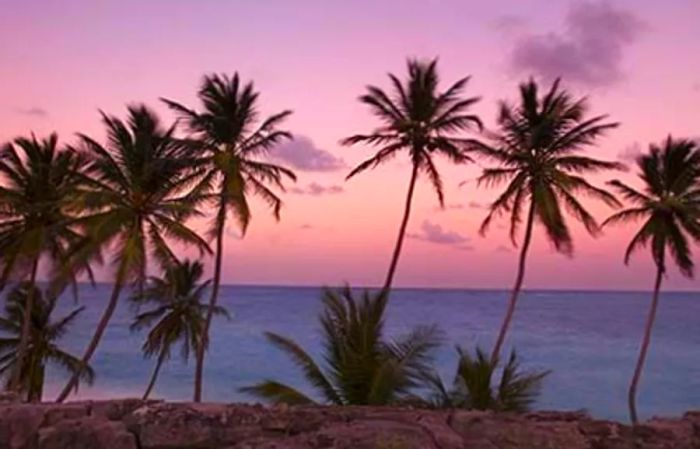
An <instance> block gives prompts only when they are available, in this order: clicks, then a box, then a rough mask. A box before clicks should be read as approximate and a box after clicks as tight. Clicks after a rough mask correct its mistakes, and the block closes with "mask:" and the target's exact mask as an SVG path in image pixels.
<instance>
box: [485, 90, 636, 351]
mask: <svg viewBox="0 0 700 449" xmlns="http://www.w3.org/2000/svg"><path fill="white" fill-rule="evenodd" d="M587 112H588V102H587V100H586V98H581V99H574V98H573V97H572V96H571V95H570V94H569V93H568V92H566V91H565V90H562V89H560V88H559V80H557V81H555V82H554V83H553V85H552V87H551V89H550V90H549V91H548V92H547V93H545V94H544V95H543V96H540V95H539V88H538V86H537V83H536V82H535V81H534V80H530V81H528V82H526V83H523V84H521V85H520V103H519V104H518V105H517V106H513V105H510V104H508V103H506V102H503V103H501V106H500V113H499V115H498V128H499V129H498V132H496V133H491V135H490V143H488V144H487V143H482V142H476V141H474V142H473V144H474V147H473V148H474V149H475V150H476V151H478V153H480V154H481V155H483V156H484V157H486V158H488V159H491V160H494V161H495V162H496V163H498V166H497V167H493V168H486V169H484V171H483V173H482V174H481V176H480V177H479V179H478V185H485V186H487V187H493V186H497V185H501V184H507V187H506V189H505V191H504V192H503V193H502V194H501V195H500V196H498V198H497V199H496V200H495V201H494V202H493V203H492V204H491V206H490V211H489V213H488V215H487V216H486V219H485V220H484V221H483V223H482V225H481V231H480V232H481V233H482V235H483V234H484V233H485V232H486V231H487V229H488V227H489V224H490V223H491V221H492V219H493V218H494V217H497V216H499V215H501V214H504V213H508V214H509V215H510V236H511V240H512V241H513V244H514V245H516V246H517V243H516V238H517V233H518V229H519V227H520V224H521V223H522V219H523V217H522V215H523V209H524V208H527V216H526V218H525V234H524V237H523V240H522V246H521V249H520V259H519V263H518V274H517V277H516V279H515V285H514V287H513V291H512V294H511V297H510V301H509V303H508V310H507V312H506V315H505V318H504V320H503V324H502V326H501V329H500V332H499V334H498V339H497V340H496V344H495V346H494V348H493V351H492V353H491V360H492V362H493V363H495V361H496V360H498V358H499V355H500V352H501V347H502V345H503V342H504V341H505V337H506V333H507V331H508V327H509V326H510V322H511V320H512V318H513V312H514V311H515V305H516V302H517V300H518V296H519V294H520V289H521V287H522V284H523V279H524V276H525V263H526V259H527V252H528V249H529V247H530V241H531V239H532V232H533V228H534V224H535V221H536V220H537V221H538V222H539V223H540V224H541V225H542V226H543V227H544V230H545V232H546V234H547V238H548V240H549V241H550V242H551V243H552V244H553V245H554V248H555V249H556V250H557V251H559V252H561V253H564V254H566V255H571V254H572V253H573V243H572V239H571V234H570V233H569V227H568V225H567V223H566V220H565V218H564V213H563V210H562V205H563V207H564V209H565V210H566V211H567V212H568V213H569V215H571V216H572V217H573V218H574V219H576V220H578V221H579V222H581V223H583V225H584V227H585V228H586V230H587V231H588V232H589V233H590V234H591V235H597V234H598V232H599V226H598V223H597V222H596V220H595V219H594V218H593V216H592V215H591V214H590V213H589V212H588V211H587V210H586V209H585V208H584V207H583V205H582V204H581V203H580V202H579V200H578V198H577V195H578V194H583V195H586V196H590V197H592V198H594V199H598V200H602V201H603V202H604V203H606V204H608V205H609V206H618V205H619V203H618V202H617V200H616V199H615V198H614V197H613V196H612V195H611V194H610V193H609V192H607V191H605V190H603V189H601V188H598V187H595V186H593V185H592V184H590V183H589V182H588V181H587V180H586V179H585V177H584V175H591V174H595V173H597V172H600V171H602V170H610V169H618V168H621V167H622V166H621V164H619V163H616V162H607V161H601V160H598V159H593V158H590V157H587V156H583V155H581V154H580V152H581V150H583V149H584V148H586V147H588V146H590V145H592V144H594V143H595V141H596V139H597V138H598V137H599V136H601V135H602V134H604V133H605V132H606V131H609V130H611V129H613V128H615V127H617V123H609V122H606V119H607V116H604V115H603V116H597V117H592V118H589V117H588V116H587Z"/></svg>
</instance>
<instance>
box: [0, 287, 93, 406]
mask: <svg viewBox="0 0 700 449" xmlns="http://www.w3.org/2000/svg"><path fill="white" fill-rule="evenodd" d="M29 296H32V297H33V298H34V299H33V301H32V303H33V307H32V309H31V313H30V314H29V315H30V317H29V323H30V332H29V339H28V342H27V346H26V348H25V351H26V352H25V354H24V356H20V344H21V340H22V338H21V335H22V332H23V323H24V322H25V321H26V320H25V317H26V315H27V308H26V305H27V303H28V301H27V297H29ZM56 299H57V298H56V296H54V295H47V296H46V297H45V295H44V294H42V292H41V290H39V289H38V288H37V287H36V286H34V285H32V284H29V283H28V282H23V283H21V284H19V285H17V286H16V287H15V288H14V289H13V290H12V291H11V292H10V293H9V294H8V296H7V298H6V303H5V316H3V317H0V333H2V334H5V335H6V336H5V337H1V336H0V375H3V374H5V373H8V372H14V371H19V372H20V374H21V376H20V378H21V382H20V385H19V388H18V391H19V392H20V393H21V394H22V395H24V396H25V397H26V399H27V400H29V401H31V402H40V401H41V398H42V395H43V390H44V378H45V370H46V366H47V365H49V364H50V365H55V366H58V367H61V368H63V369H64V370H66V371H67V372H69V373H71V374H75V375H78V376H79V379H82V380H84V381H86V382H87V383H88V384H92V382H93V380H94V379H95V373H94V372H93V370H92V368H90V367H89V366H85V365H83V363H82V362H81V360H80V359H79V358H78V357H76V356H74V355H72V354H70V353H68V352H66V351H65V350H64V349H62V348H61V347H59V346H58V344H59V342H60V340H61V338H62V337H63V336H64V335H65V334H66V332H68V329H69V328H70V326H71V325H72V324H73V323H74V321H75V320H76V318H78V316H79V315H80V313H81V312H82V311H83V308H84V307H79V308H77V309H74V310H73V311H72V312H71V313H69V314H68V315H66V316H65V317H63V318H61V319H59V320H57V321H54V320H52V319H51V315H52V314H53V310H54V307H55V305H56ZM11 381H12V379H11V378H8V382H11ZM76 388H77V385H76Z"/></svg>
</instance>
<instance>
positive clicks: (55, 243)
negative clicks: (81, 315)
mask: <svg viewBox="0 0 700 449" xmlns="http://www.w3.org/2000/svg"><path fill="white" fill-rule="evenodd" d="M85 162H86V161H85V158H84V157H82V156H81V155H79V154H77V153H75V152H73V151H70V150H63V149H60V148H59V145H58V136H57V135H56V134H51V135H50V136H49V137H48V138H45V139H42V140H38V139H37V138H36V137H35V136H34V135H32V136H31V137H30V138H24V137H20V138H17V139H15V140H14V141H13V142H12V143H8V144H6V145H5V146H4V147H3V148H2V149H0V176H2V177H3V179H4V184H3V185H2V186H0V289H2V288H4V287H5V286H6V284H7V282H8V281H9V280H12V279H15V280H23V279H24V280H28V282H29V285H31V286H34V285H35V281H36V277H37V272H38V270H39V263H40V262H41V261H42V260H43V262H44V263H48V264H49V266H50V269H49V272H51V271H53V267H56V266H60V265H62V264H63V263H64V262H65V259H66V256H67V253H68V247H69V246H70V245H72V244H73V243H75V242H76V241H77V240H78V238H79V237H80V236H79V234H78V233H77V232H76V229H75V227H74V226H72V225H71V217H70V216H69V214H68V213H67V206H68V205H69V204H70V203H71V201H73V200H75V195H76V193H77V191H78V189H79V187H80V185H81V183H82V179H81V176H80V175H79V173H80V171H81V170H83V169H84V168H85ZM88 274H89V272H88ZM70 280H71V281H72V282H73V283H74V284H75V277H74V276H73V275H72V274H71V276H70ZM34 291H35V290H34V289H29V290H28V292H29V294H27V295H26V296H24V298H25V300H26V304H25V305H24V309H25V310H33V303H34V297H33V292H34ZM23 316H24V323H23V325H22V332H21V335H20V340H19V345H18V348H17V357H18V358H19V360H22V359H23V358H24V355H25V351H26V349H27V345H28V341H29V336H30V335H29V334H30V331H31V322H30V318H31V313H26V314H24V315H23ZM14 366H15V367H17V370H16V371H15V372H14V373H13V375H12V376H11V379H10V382H9V383H8V387H9V388H10V389H14V388H17V387H19V386H20V384H21V379H20V371H19V367H21V366H22V364H21V363H17V364H15V365H14Z"/></svg>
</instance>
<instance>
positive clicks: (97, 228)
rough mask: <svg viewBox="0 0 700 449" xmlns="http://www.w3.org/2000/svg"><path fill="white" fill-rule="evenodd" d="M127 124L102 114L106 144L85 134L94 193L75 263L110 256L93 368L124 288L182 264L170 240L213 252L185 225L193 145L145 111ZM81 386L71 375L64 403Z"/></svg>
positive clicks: (191, 194) (87, 198)
mask: <svg viewBox="0 0 700 449" xmlns="http://www.w3.org/2000/svg"><path fill="white" fill-rule="evenodd" d="M128 112H129V115H128V120H127V121H126V122H124V121H122V120H120V119H118V118H115V117H111V116H108V115H106V114H102V120H103V122H104V124H105V126H106V128H107V144H106V145H105V146H103V145H102V144H100V143H98V142H97V141H96V140H94V139H92V138H90V137H88V136H85V135H81V136H80V138H81V143H82V147H83V150H84V151H85V152H86V153H87V154H88V155H89V156H90V158H91V163H92V167H93V173H92V177H91V178H90V179H89V180H88V181H89V182H90V185H89V189H86V190H85V191H83V192H82V194H81V197H80V200H79V202H78V203H77V204H76V208H78V209H79V210H81V211H82V215H81V217H79V219H78V220H77V224H78V225H79V226H80V228H81V229H83V232H84V233H85V235H86V237H85V238H84V239H83V240H82V241H81V242H79V244H78V245H77V246H76V249H75V250H74V251H73V254H72V257H71V259H72V260H73V261H76V262H75V263H79V264H85V263H87V262H89V261H97V262H99V261H101V253H102V251H103V250H105V249H108V250H112V251H113V253H114V256H113V257H112V260H111V265H112V266H113V267H114V280H113V287H112V293H111V296H110V298H109V301H108V303H107V307H106V308H105V310H104V312H103V314H102V317H101V318H100V321H99V322H98V324H97V327H96V329H95V333H94V335H93V337H92V340H91V341H90V343H89V344H88V346H87V348H86V350H85V353H84V354H83V358H82V360H83V363H85V364H87V363H89V361H90V359H91V358H92V356H93V354H94V353H95V351H96V349H97V346H98V345H99V343H100V340H101V339H102V335H103V334H104V332H105V329H106V328H107V325H108V324H109V321H110V319H111V318H112V314H113V313H114V310H115V308H116V306H117V302H118V300H119V296H120V293H121V292H122V289H123V288H124V287H125V286H126V285H129V284H132V285H135V286H137V287H138V288H141V286H142V284H143V282H144V281H145V279H146V267H147V266H148V261H149V259H152V260H153V261H154V262H155V263H156V265H157V266H158V267H159V268H161V269H167V268H168V267H170V266H172V265H174V264H175V262H176V260H177V258H176V257H175V254H174V253H173V251H172V249H171V247H170V244H169V241H174V242H177V243H179V244H181V245H191V246H194V247H196V248H197V249H199V251H200V253H202V252H205V251H206V252H208V251H210V250H209V247H208V245H207V243H206V241H205V240H203V239H202V238H201V237H199V236H198V235H197V233H196V232H195V231H193V230H192V229H191V228H189V227H188V226H187V225H186V224H185V221H186V220H187V219H188V218H189V217H191V216H193V215H196V214H198V211H197V210H196V208H195V207H196V205H197V204H198V201H199V200H200V195H199V192H196V191H190V190H189V187H190V186H191V184H192V182H193V180H195V179H197V178H198V176H199V175H200V174H199V173H197V171H196V170H193V169H192V167H193V166H194V165H196V164H195V163H196V160H194V159H193V157H192V156H191V155H190V153H189V151H188V149H187V146H185V145H182V144H181V142H179V141H178V140H176V139H174V138H173V133H174V131H175V129H174V126H173V127H170V128H167V129H165V128H163V127H162V126H161V124H160V122H159V120H158V118H157V116H156V115H155V114H154V113H153V112H151V111H150V110H149V109H148V108H146V107H145V106H131V107H129V108H128ZM77 381H78V375H77V374H76V375H73V376H72V377H71V379H70V380H69V381H68V383H67V384H66V386H65V388H64V389H63V391H62V392H61V394H60V395H59V397H58V401H59V402H61V401H63V400H65V399H66V397H67V396H68V394H69V393H70V392H71V391H72V389H73V387H74V386H75V385H76V383H77Z"/></svg>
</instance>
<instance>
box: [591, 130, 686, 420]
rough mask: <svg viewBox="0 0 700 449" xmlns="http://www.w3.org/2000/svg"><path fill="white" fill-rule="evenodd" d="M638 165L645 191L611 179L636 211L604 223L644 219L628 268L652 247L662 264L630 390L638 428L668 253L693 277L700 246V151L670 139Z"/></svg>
mask: <svg viewBox="0 0 700 449" xmlns="http://www.w3.org/2000/svg"><path fill="white" fill-rule="evenodd" d="M637 166H638V168H639V171H640V173H639V177H640V178H641V180H642V182H643V184H644V189H643V190H642V191H640V190H636V189H635V188H633V187H630V186H628V185H627V184H624V183H623V182H621V181H618V180H614V181H611V182H610V184H611V185H612V186H613V187H614V188H615V189H616V190H617V191H618V192H619V194H620V195H621V196H622V197H623V198H624V199H625V200H626V201H628V202H629V203H631V204H632V207H631V208H629V209H625V210H622V211H620V212H618V213H616V214H614V215H613V216H611V217H610V218H608V219H607V220H605V222H603V225H614V224H623V223H630V222H636V221H639V220H643V222H644V224H642V226H641V228H640V229H639V231H637V233H636V234H635V235H634V237H633V238H632V241H631V242H630V244H629V246H628V247H627V250H626V251H625V264H627V263H629V260H630V257H631V255H632V253H633V252H634V251H635V250H637V249H639V248H642V247H645V246H647V245H649V246H650V248H651V256H652V259H653V261H654V264H655V265H656V281H655V282H654V293H653V295H652V300H651V306H650V308H649V314H648V316H647V322H646V326H645V328H644V338H643V339H642V345H641V348H640V351H639V358H638V359H637V365H636V367H635V369H634V375H633V376H632V381H631V382H630V387H629V396H628V401H629V411H630V418H631V420H632V422H633V423H634V424H637V422H638V420H637V406H636V395H637V385H638V383H639V379H640V377H641V374H642V369H643V367H644V361H645V359H646V356H647V351H648V349H649V342H650V341H651V330H652V328H653V326H654V319H655V318H656V309H657V307H658V304H659V291H660V290H661V281H662V279H663V277H664V274H665V273H666V256H667V254H670V256H671V258H672V260H673V262H675V264H676V265H677V266H678V268H679V269H680V272H681V273H682V274H683V275H684V276H686V277H692V276H693V259H692V253H691V249H690V246H689V242H688V240H689V239H690V240H692V241H693V242H695V243H698V242H700V185H699V184H698V181H700V148H698V147H697V145H696V144H695V143H693V142H692V141H690V140H685V139H673V138H672V137H671V136H669V137H668V139H666V141H665V142H663V143H662V144H661V145H651V146H650V148H649V153H647V154H645V155H642V156H640V157H639V158H638V159H637Z"/></svg>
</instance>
